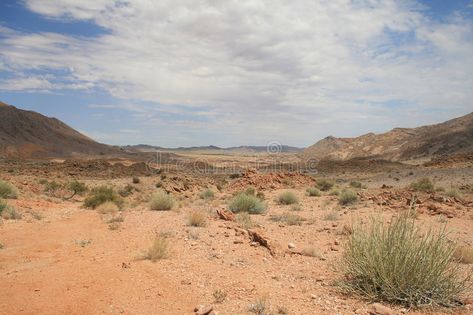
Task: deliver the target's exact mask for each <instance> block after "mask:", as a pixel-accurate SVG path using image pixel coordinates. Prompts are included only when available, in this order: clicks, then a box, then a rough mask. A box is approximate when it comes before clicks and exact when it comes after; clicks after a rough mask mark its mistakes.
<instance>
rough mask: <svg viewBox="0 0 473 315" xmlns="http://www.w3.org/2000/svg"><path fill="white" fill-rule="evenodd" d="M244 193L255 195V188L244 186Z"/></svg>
mask: <svg viewBox="0 0 473 315" xmlns="http://www.w3.org/2000/svg"><path fill="white" fill-rule="evenodd" d="M245 194H247V195H250V196H255V195H256V189H255V187H253V186H250V187H248V188H246V190H245Z"/></svg>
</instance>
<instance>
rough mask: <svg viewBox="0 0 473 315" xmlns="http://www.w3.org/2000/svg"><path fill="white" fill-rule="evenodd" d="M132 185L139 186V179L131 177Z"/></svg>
mask: <svg viewBox="0 0 473 315" xmlns="http://www.w3.org/2000/svg"><path fill="white" fill-rule="evenodd" d="M132 183H133V184H139V183H140V179H139V178H138V177H133V179H132Z"/></svg>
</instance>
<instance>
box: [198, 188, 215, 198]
mask: <svg viewBox="0 0 473 315" xmlns="http://www.w3.org/2000/svg"><path fill="white" fill-rule="evenodd" d="M199 197H200V199H213V198H214V197H215V194H214V192H213V191H212V190H211V189H205V190H204V191H202V192H201V193H200V194H199Z"/></svg>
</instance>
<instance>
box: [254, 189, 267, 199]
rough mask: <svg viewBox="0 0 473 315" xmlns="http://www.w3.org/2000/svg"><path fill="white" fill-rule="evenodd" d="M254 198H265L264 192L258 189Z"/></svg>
mask: <svg viewBox="0 0 473 315" xmlns="http://www.w3.org/2000/svg"><path fill="white" fill-rule="evenodd" d="M256 198H258V199H260V200H264V199H265V196H264V192H262V191H258V193H257V194H256Z"/></svg>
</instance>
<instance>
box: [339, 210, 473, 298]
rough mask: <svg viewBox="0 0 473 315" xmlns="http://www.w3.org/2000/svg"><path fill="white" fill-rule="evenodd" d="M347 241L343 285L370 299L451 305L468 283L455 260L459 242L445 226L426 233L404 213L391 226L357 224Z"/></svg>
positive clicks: (379, 223) (394, 219)
mask: <svg viewBox="0 0 473 315" xmlns="http://www.w3.org/2000/svg"><path fill="white" fill-rule="evenodd" d="M352 230H353V233H352V234H351V235H350V236H349V239H348V242H347V243H346V245H345V254H344V257H343V270H344V273H345V276H346V277H345V279H346V280H345V281H344V287H345V289H348V290H349V291H351V292H354V293H357V294H361V295H363V296H365V297H367V298H368V299H370V300H376V301H385V302H388V303H399V304H402V305H405V306H407V307H412V306H414V307H418V306H423V305H433V306H435V305H441V306H453V305H455V304H456V301H458V298H459V296H460V295H461V294H462V293H463V292H464V290H465V289H466V286H467V282H468V281H469V279H468V278H461V276H460V270H459V269H458V266H457V265H454V264H452V263H451V260H452V255H453V252H454V250H455V245H454V244H451V243H449V240H448V238H447V236H448V235H447V233H446V231H445V230H444V229H443V230H440V231H433V230H432V229H430V230H428V231H427V232H426V233H424V234H423V235H422V234H421V233H419V229H418V228H417V227H416V226H415V225H414V220H412V219H410V218H409V217H408V216H407V215H406V214H403V215H400V216H398V217H394V218H392V220H391V223H390V224H388V225H385V224H383V222H381V221H380V220H372V224H371V227H370V228H368V229H367V228H366V227H361V226H354V227H353V229H352Z"/></svg>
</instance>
